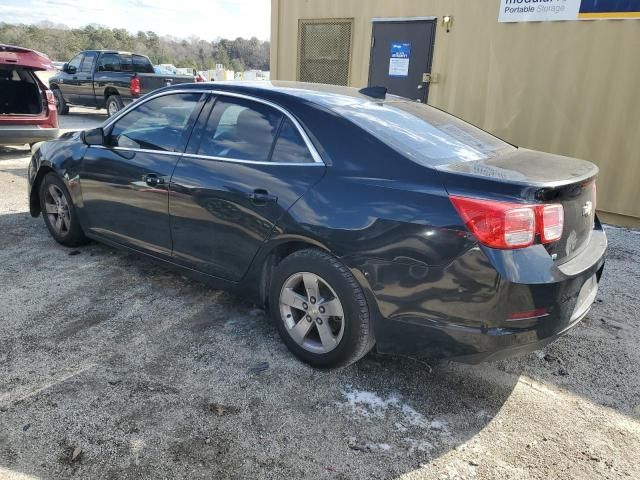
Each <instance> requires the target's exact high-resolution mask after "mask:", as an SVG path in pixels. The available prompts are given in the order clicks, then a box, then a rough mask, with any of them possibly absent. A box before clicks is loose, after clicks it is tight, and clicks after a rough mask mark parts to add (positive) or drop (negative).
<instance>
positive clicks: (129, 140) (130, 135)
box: [108, 93, 202, 152]
mask: <svg viewBox="0 0 640 480" xmlns="http://www.w3.org/2000/svg"><path fill="white" fill-rule="evenodd" d="M201 95H202V94H200V93H176V94H171V95H163V96H161V97H156V98H154V99H152V100H149V101H148V102H145V103H143V104H141V105H140V106H138V107H137V108H135V109H133V110H132V111H130V112H129V113H127V114H126V115H125V116H124V117H122V118H121V119H119V120H117V121H116V122H115V124H114V125H113V128H112V129H111V131H110V132H109V135H108V145H109V146H111V147H121V148H132V149H145V150H160V151H167V152H181V151H182V150H183V149H184V145H185V133H186V130H187V128H188V127H189V118H190V117H191V114H192V113H193V111H194V109H195V108H196V105H197V104H198V101H199V100H200V97H201Z"/></svg>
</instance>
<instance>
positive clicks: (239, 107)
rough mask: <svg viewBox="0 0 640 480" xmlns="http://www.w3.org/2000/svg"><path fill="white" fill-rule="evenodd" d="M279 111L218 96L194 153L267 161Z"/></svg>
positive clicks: (256, 103) (278, 123) (251, 102)
mask: <svg viewBox="0 0 640 480" xmlns="http://www.w3.org/2000/svg"><path fill="white" fill-rule="evenodd" d="M281 120H282V114H281V113H280V112H278V111H277V110H274V109H273V108H271V107H269V106H267V105H263V104H261V103H258V102H253V101H251V100H244V99H240V98H219V99H218V100H217V101H216V104H215V106H214V107H213V111H212V112H211V115H210V117H209V121H208V123H207V130H206V132H205V135H204V138H203V140H202V142H201V143H200V148H199V150H198V153H199V154H200V155H207V156H212V157H222V158H229V159H236V160H251V161H263V162H264V161H267V160H268V159H269V154H270V153H271V146H272V145H273V140H274V137H275V135H276V132H277V130H278V127H279V125H280V121H281Z"/></svg>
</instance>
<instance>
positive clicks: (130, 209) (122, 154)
mask: <svg viewBox="0 0 640 480" xmlns="http://www.w3.org/2000/svg"><path fill="white" fill-rule="evenodd" d="M204 100H205V96H203V94H202V93H197V92H193V93H166V94H163V95H160V96H157V97H154V98H151V99H150V100H147V101H145V102H143V103H141V104H139V105H137V106H136V107H135V108H134V109H133V110H131V111H129V112H128V113H126V114H125V115H124V116H122V117H119V118H118V119H116V120H115V121H114V122H113V123H111V124H110V125H108V126H107V127H105V144H104V145H103V146H100V145H99V146H90V147H88V148H87V151H86V153H85V155H84V157H83V160H82V162H81V166H80V186H81V189H82V206H81V208H80V209H79V213H80V215H81V217H82V222H83V225H85V226H86V227H85V228H86V229H87V230H88V232H89V233H91V234H93V235H95V236H99V237H101V238H105V239H107V240H112V241H115V242H117V243H120V244H123V245H127V246H130V247H132V248H136V249H139V250H144V251H147V252H151V253H153V254H155V255H158V256H161V257H166V258H169V257H170V256H171V248H172V244H171V233H170V227H169V215H168V186H169V181H170V179H171V174H172V173H173V170H174V168H175V166H176V163H177V162H178V159H179V158H180V154H181V153H182V151H183V150H184V147H185V145H186V144H187V140H188V137H189V135H190V132H191V129H192V126H193V124H194V122H195V119H196V118H197V115H198V113H199V111H200V109H201V108H202V106H203V105H204Z"/></svg>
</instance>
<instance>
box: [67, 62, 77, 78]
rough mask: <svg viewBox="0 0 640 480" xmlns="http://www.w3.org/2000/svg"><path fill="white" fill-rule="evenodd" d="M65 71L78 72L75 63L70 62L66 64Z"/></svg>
mask: <svg viewBox="0 0 640 480" xmlns="http://www.w3.org/2000/svg"><path fill="white" fill-rule="evenodd" d="M65 67H66V68H65V72H66V73H69V74H71V75H73V74H74V73H76V67H74V66H73V65H69V64H68V63H67V64H65Z"/></svg>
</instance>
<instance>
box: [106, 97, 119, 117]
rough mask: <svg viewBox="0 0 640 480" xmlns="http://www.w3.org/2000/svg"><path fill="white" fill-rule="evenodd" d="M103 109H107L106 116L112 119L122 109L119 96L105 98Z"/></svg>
mask: <svg viewBox="0 0 640 480" xmlns="http://www.w3.org/2000/svg"><path fill="white" fill-rule="evenodd" d="M105 107H106V109H107V115H108V116H109V117H113V116H114V115H115V114H116V113H118V112H119V111H120V110H122V109H123V108H124V103H123V102H122V97H121V96H120V95H110V96H109V97H107V101H106V102H105Z"/></svg>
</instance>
